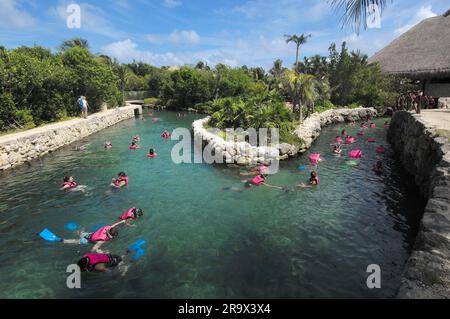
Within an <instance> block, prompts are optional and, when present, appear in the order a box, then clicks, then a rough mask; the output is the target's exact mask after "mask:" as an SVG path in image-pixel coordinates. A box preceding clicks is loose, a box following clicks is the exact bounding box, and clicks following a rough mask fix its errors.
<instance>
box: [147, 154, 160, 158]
mask: <svg viewBox="0 0 450 319" xmlns="http://www.w3.org/2000/svg"><path fill="white" fill-rule="evenodd" d="M156 156H158V154H156V153H153V154H150V153H148V154H147V157H150V158H155V157H156Z"/></svg>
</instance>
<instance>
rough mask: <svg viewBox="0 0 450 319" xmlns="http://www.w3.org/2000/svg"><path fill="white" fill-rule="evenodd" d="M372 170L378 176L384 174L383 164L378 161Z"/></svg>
mask: <svg viewBox="0 0 450 319" xmlns="http://www.w3.org/2000/svg"><path fill="white" fill-rule="evenodd" d="M372 170H373V171H374V172H375V173H377V174H382V173H383V172H384V168H383V162H382V161H378V162H377V163H376V164H375V165H374V166H373V168H372Z"/></svg>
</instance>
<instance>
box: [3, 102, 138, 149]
mask: <svg viewBox="0 0 450 319" xmlns="http://www.w3.org/2000/svg"><path fill="white" fill-rule="evenodd" d="M137 108H141V107H140V106H139V105H127V106H121V107H120V109H121V110H126V109H133V110H134V109H137ZM114 112H117V109H116V108H114V109H109V110H107V111H105V112H98V113H94V114H91V115H89V116H88V119H95V118H98V117H103V116H105V115H107V114H112V113H114ZM140 112H142V111H140ZM85 121H87V119H83V118H76V119H73V120H67V121H62V122H57V123H51V124H46V125H43V126H40V127H36V128H33V129H30V130H26V131H23V132H15V133H11V134H6V135H3V136H0V144H3V143H7V142H9V141H12V140H17V139H20V138H24V137H27V136H31V135H35V134H42V133H45V132H48V131H49V130H57V129H60V128H63V127H66V126H74V127H77V126H78V125H79V124H81V123H84V122H85Z"/></svg>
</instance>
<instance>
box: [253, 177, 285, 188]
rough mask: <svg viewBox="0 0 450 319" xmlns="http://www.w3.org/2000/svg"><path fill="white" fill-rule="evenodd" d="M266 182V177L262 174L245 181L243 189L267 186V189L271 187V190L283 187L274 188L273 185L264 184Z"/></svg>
mask: <svg viewBox="0 0 450 319" xmlns="http://www.w3.org/2000/svg"><path fill="white" fill-rule="evenodd" d="M266 180H267V176H266V175H264V174H259V175H256V176H255V177H253V178H252V179H251V180H250V181H245V187H246V188H250V187H252V186H261V185H264V186H267V187H271V188H277V189H281V190H282V189H283V187H280V186H274V185H270V184H268V183H267V182H266Z"/></svg>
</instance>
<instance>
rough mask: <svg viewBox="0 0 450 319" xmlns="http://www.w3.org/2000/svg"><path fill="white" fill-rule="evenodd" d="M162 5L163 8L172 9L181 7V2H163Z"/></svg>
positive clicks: (175, 0)
mask: <svg viewBox="0 0 450 319" xmlns="http://www.w3.org/2000/svg"><path fill="white" fill-rule="evenodd" d="M163 4H164V6H165V7H167V8H170V9H172V8H176V7H179V6H181V5H182V4H183V2H181V1H179V0H164V3H163Z"/></svg>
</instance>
